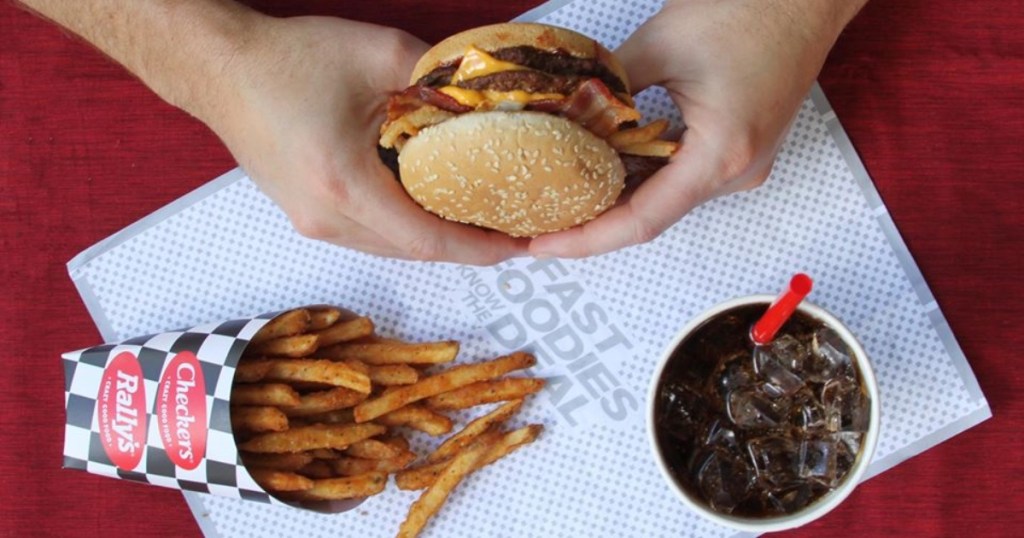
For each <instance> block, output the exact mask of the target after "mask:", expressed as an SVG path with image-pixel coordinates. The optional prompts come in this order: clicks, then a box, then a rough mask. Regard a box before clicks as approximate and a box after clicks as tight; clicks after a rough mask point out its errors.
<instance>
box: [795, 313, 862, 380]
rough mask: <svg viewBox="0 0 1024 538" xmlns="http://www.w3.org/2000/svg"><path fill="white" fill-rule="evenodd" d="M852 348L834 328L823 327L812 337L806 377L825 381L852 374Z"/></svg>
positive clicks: (805, 371) (806, 365)
mask: <svg viewBox="0 0 1024 538" xmlns="http://www.w3.org/2000/svg"><path fill="white" fill-rule="evenodd" d="M852 370H853V358H852V357H851V356H850V348H849V346H847V345H846V343H845V342H843V339H842V338H840V336H839V334H837V333H836V332H835V331H833V330H832V329H829V328H828V327H822V328H820V329H818V330H817V331H815V332H814V336H813V337H812V338H811V353H810V354H809V355H808V357H807V361H806V363H805V364H804V379H806V380H807V381H810V382H814V383H823V382H825V381H827V380H829V379H832V378H835V377H838V376H840V375H851V374H850V372H852Z"/></svg>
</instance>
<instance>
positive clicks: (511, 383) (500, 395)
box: [424, 377, 544, 411]
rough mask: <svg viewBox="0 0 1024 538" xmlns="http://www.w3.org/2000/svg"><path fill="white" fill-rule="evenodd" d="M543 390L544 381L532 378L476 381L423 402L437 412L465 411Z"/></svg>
mask: <svg viewBox="0 0 1024 538" xmlns="http://www.w3.org/2000/svg"><path fill="white" fill-rule="evenodd" d="M542 388H544V380H543V379H537V378H532V377H508V378H504V379H495V380H490V381H478V382H476V383H473V384H472V385H466V386H465V387H462V388H460V389H455V390H452V391H448V392H444V393H441V394H438V395H437V396H431V397H430V398H427V400H426V401H425V402H424V403H426V404H427V407H430V408H431V409H437V410H439V411H450V410H454V409H466V408H469V407H473V406H477V405H480V404H486V403H493V402H504V401H508V400H516V399H521V398H525V397H526V396H529V395H530V394H533V393H535V392H537V391H539V390H540V389H542Z"/></svg>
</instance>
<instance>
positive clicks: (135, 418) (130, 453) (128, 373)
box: [96, 351, 146, 471]
mask: <svg viewBox="0 0 1024 538" xmlns="http://www.w3.org/2000/svg"><path fill="white" fill-rule="evenodd" d="M96 401H97V405H98V406H99V427H100V440H101V441H102V443H103V450H104V451H106V453H107V457H109V458H110V461H111V463H113V464H114V465H115V466H117V467H118V468H119V469H124V470H126V471H130V470H132V469H134V468H135V467H136V466H137V465H138V464H139V461H141V460H142V451H143V450H142V449H143V446H144V445H145V442H146V391H145V385H144V384H143V382H142V367H141V366H140V365H139V359H137V358H136V357H135V355H132V354H131V353H129V352H127V351H125V352H122V353H119V354H118V355H117V356H116V357H114V360H112V361H110V364H109V365H107V368H106V370H104V371H103V379H102V380H101V382H100V392H99V395H98V396H97V398H96Z"/></svg>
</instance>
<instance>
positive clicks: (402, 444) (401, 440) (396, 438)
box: [380, 435, 409, 452]
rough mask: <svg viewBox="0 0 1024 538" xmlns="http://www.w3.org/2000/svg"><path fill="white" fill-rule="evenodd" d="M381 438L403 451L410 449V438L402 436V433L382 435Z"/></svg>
mask: <svg viewBox="0 0 1024 538" xmlns="http://www.w3.org/2000/svg"><path fill="white" fill-rule="evenodd" d="M380 440H381V441H383V442H385V443H387V444H389V445H391V446H393V447H395V448H397V449H399V450H401V451H403V452H404V451H407V450H409V440H408V439H406V438H405V437H402V436H401V435H392V436H390V437H381V438H380Z"/></svg>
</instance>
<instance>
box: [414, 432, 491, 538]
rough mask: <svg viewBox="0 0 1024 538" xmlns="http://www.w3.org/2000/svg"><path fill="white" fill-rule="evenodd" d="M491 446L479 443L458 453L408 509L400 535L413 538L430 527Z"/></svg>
mask: <svg viewBox="0 0 1024 538" xmlns="http://www.w3.org/2000/svg"><path fill="white" fill-rule="evenodd" d="M490 448H491V446H490V445H488V444H484V443H480V444H477V445H476V446H474V447H472V448H469V449H466V450H463V451H462V452H459V453H458V454H457V455H456V456H455V457H454V458H452V460H451V462H450V463H449V464H448V465H447V466H446V467H445V468H444V471H442V472H441V475H440V476H438V478H437V479H436V480H435V481H434V483H433V484H431V485H430V487H429V488H427V490H426V491H424V492H423V494H422V495H420V498H419V499H417V500H416V502H414V503H413V504H412V506H411V507H410V508H409V513H408V514H407V515H406V516H405V521H403V522H402V525H401V526H400V527H399V528H398V535H397V536H398V538H414V537H415V536H419V534H420V531H422V530H423V528H424V527H426V526H427V522H428V521H429V520H430V518H431V517H433V516H434V514H436V513H437V511H438V510H440V509H441V506H442V505H443V504H444V502H445V501H446V500H447V499H448V496H449V495H451V492H452V491H453V490H454V489H455V488H456V487H457V486H458V485H459V483H460V482H462V479H463V478H465V476H466V475H468V474H469V473H471V472H472V471H473V469H474V468H476V466H477V464H478V463H479V462H480V461H481V460H482V459H483V458H484V457H486V456H487V452H488V451H489V450H490Z"/></svg>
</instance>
